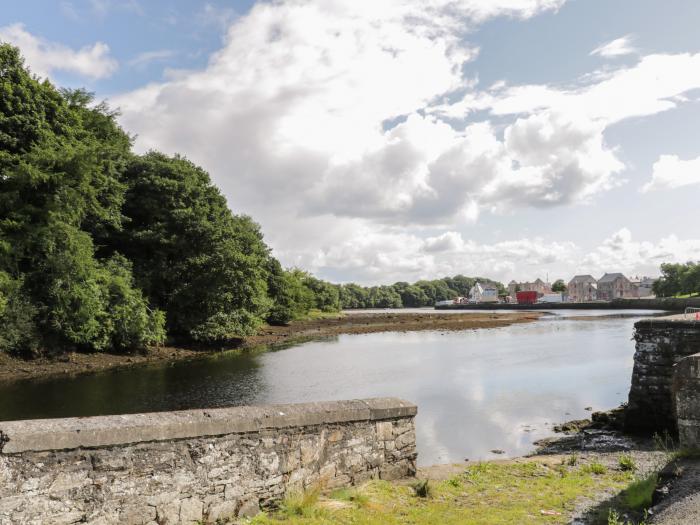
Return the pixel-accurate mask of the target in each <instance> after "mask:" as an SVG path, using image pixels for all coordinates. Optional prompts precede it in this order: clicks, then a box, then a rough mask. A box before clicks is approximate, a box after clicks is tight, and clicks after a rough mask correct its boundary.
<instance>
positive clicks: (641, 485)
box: [624, 473, 659, 510]
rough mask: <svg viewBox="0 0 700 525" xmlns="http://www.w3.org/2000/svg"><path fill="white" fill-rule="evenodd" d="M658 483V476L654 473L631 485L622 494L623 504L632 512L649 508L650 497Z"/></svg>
mask: <svg viewBox="0 0 700 525" xmlns="http://www.w3.org/2000/svg"><path fill="white" fill-rule="evenodd" d="M658 481H659V476H658V474H656V473H654V474H651V475H649V476H647V477H646V478H642V479H639V480H637V481H635V482H634V483H632V484H631V485H630V486H629V487H627V490H625V492H624V498H625V503H626V504H627V506H628V507H629V508H631V509H634V510H643V509H647V508H649V507H651V497H652V495H653V494H654V489H656V484H657V483H658Z"/></svg>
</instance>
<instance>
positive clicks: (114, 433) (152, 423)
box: [0, 398, 417, 454]
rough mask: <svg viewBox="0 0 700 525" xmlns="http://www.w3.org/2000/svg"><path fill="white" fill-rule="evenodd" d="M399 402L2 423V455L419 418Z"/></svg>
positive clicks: (329, 403) (384, 400)
mask: <svg viewBox="0 0 700 525" xmlns="http://www.w3.org/2000/svg"><path fill="white" fill-rule="evenodd" d="M416 412H417V407H416V405H414V404H412V403H409V402H408V401H404V400H401V399H397V398H373V399H355V400H349V401H326V402H318V403H300V404H290V405H261V406H238V407H227V408H211V409H200V410H182V411H174V412H153V413H148V414H124V415H116V416H94V417H78V418H61V419H31V420H26V421H0V453H2V454H17V453H20V452H39V451H48V450H67V449H76V448H96V447H109V446H115V445H127V444H132V443H140V442H148V441H169V440H175V439H188V438H197V437H207V436H221V435H225V434H239V433H246V432H257V431H261V430H267V429H281V428H289V427H305V426H312V425H324V424H332V423H349V422H355V421H358V422H359V421H376V420H382V419H396V418H403V417H412V416H415V415H416Z"/></svg>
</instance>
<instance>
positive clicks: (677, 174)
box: [642, 155, 700, 192]
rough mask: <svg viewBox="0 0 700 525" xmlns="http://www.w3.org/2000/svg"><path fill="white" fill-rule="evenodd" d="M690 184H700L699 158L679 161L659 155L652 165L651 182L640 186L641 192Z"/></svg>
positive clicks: (674, 157)
mask: <svg viewBox="0 0 700 525" xmlns="http://www.w3.org/2000/svg"><path fill="white" fill-rule="evenodd" d="M691 184H700V157H698V158H697V159H691V160H681V159H679V158H678V157H677V156H676V155H661V156H660V157H659V160H657V161H656V162H655V163H654V166H653V172H652V176H651V180H650V181H649V182H647V183H646V184H645V185H644V186H642V192H648V191H652V190H662V189H674V188H680V187H682V186H690V185H691Z"/></svg>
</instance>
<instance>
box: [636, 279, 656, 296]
mask: <svg viewBox="0 0 700 525" xmlns="http://www.w3.org/2000/svg"><path fill="white" fill-rule="evenodd" d="M631 281H632V286H634V287H635V288H636V292H637V293H636V297H639V298H644V299H648V298H650V297H654V283H655V282H656V281H658V279H654V278H652V277H642V278H641V279H640V278H639V277H635V278H634V279H632V280H631Z"/></svg>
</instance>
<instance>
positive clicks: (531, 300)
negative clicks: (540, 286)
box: [515, 291, 537, 304]
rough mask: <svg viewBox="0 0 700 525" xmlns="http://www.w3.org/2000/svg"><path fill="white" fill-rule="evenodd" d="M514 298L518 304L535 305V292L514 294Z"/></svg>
mask: <svg viewBox="0 0 700 525" xmlns="http://www.w3.org/2000/svg"><path fill="white" fill-rule="evenodd" d="M515 298H516V299H517V300H518V304H535V303H537V292H534V291H532V292H515Z"/></svg>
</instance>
